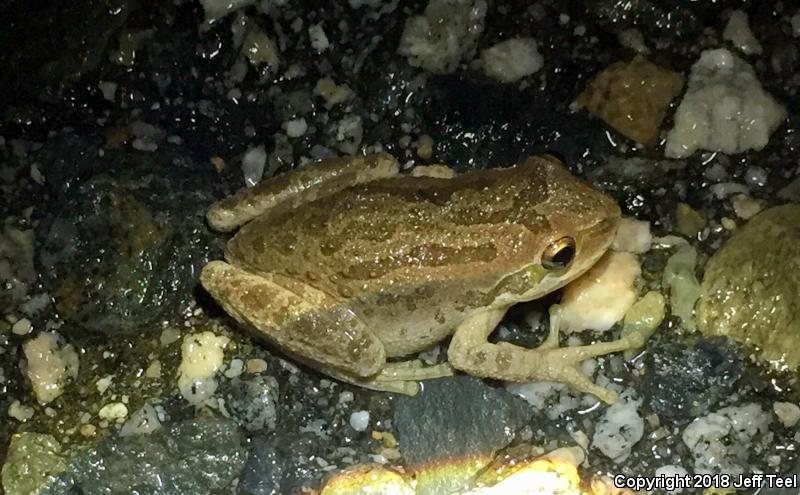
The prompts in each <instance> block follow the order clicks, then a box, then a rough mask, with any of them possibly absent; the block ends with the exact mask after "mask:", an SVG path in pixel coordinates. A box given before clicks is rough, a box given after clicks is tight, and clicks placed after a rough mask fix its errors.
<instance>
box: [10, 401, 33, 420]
mask: <svg viewBox="0 0 800 495" xmlns="http://www.w3.org/2000/svg"><path fill="white" fill-rule="evenodd" d="M33 413H34V411H33V408H32V407H29V406H26V405H24V404H22V403H21V402H20V401H18V400H15V401H14V402H12V403H11V405H10V406H8V415H9V416H10V417H12V418H14V419H16V420H17V421H19V422H22V423H24V422H26V421H28V420H29V419H31V418H32V417H33Z"/></svg>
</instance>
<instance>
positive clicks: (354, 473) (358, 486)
mask: <svg viewBox="0 0 800 495" xmlns="http://www.w3.org/2000/svg"><path fill="white" fill-rule="evenodd" d="M320 495H415V490H414V489H413V488H411V485H409V484H408V483H407V482H406V480H405V479H403V477H402V476H401V475H400V474H399V473H397V472H395V471H392V470H391V469H388V468H385V467H383V466H374V465H366V466H356V467H354V468H351V469H348V470H346V471H344V472H342V473H339V474H337V475H336V476H334V477H333V478H331V479H330V480H328V482H327V483H325V487H324V488H323V489H322V492H320Z"/></svg>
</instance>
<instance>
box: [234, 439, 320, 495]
mask: <svg viewBox="0 0 800 495" xmlns="http://www.w3.org/2000/svg"><path fill="white" fill-rule="evenodd" d="M296 432H297V428H296V427H295V428H291V429H288V430H281V429H280V428H279V429H278V431H277V432H275V433H272V434H270V435H260V434H259V435H256V436H254V437H253V438H252V440H251V444H252V445H253V448H252V450H251V451H250V457H249V458H248V459H247V463H246V464H245V467H244V469H243V470H242V474H241V476H240V477H239V488H238V494H239V495H275V494H278V493H281V494H282V493H298V492H299V491H300V488H301V487H302V486H309V485H311V484H316V482H317V480H319V479H320V478H321V477H322V475H323V474H325V473H324V471H322V470H321V469H320V466H319V464H317V462H314V461H308V460H309V459H316V458H318V457H320V456H322V457H325V456H327V455H328V454H326V453H324V451H321V450H320V447H322V446H321V445H320V444H321V443H324V442H320V438H319V437H316V436H313V438H309V436H306V437H303V436H299V437H298V436H297V435H296ZM301 459H305V460H306V462H303V461H301Z"/></svg>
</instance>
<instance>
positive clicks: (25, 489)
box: [2, 432, 67, 495]
mask: <svg viewBox="0 0 800 495" xmlns="http://www.w3.org/2000/svg"><path fill="white" fill-rule="evenodd" d="M66 468H67V461H66V459H64V457H63V456H62V455H61V445H60V444H59V443H58V441H57V440H56V439H55V438H53V437H52V436H50V435H43V434H40V433H29V432H26V433H22V434H19V435H14V436H13V437H12V438H11V446H10V447H9V449H8V457H7V458H6V460H5V464H4V465H3V471H2V480H3V490H5V493H6V495H35V494H38V493H40V492H41V491H42V489H44V488H45V487H47V486H48V485H50V484H51V483H52V482H53V480H54V479H55V476H57V475H59V474H60V473H61V472H62V471H64V470H65V469H66Z"/></svg>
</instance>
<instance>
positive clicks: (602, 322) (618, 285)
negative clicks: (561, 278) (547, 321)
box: [560, 251, 642, 333]
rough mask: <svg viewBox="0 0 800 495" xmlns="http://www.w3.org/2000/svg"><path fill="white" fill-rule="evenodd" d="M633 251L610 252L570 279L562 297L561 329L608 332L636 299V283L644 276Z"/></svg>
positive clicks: (564, 330) (567, 331)
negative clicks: (572, 279)
mask: <svg viewBox="0 0 800 495" xmlns="http://www.w3.org/2000/svg"><path fill="white" fill-rule="evenodd" d="M641 273H642V269H641V267H640V266H639V262H638V261H637V259H636V256H634V255H633V254H631V253H626V252H615V251H609V252H607V253H606V254H605V255H604V256H603V257H602V258H600V261H598V262H597V263H596V264H595V265H594V266H593V267H592V268H591V269H590V270H589V271H587V272H586V273H584V274H583V275H581V276H580V277H579V278H577V279H575V280H574V281H572V282H570V283H569V284H568V285H567V286H566V287H565V288H564V291H563V293H562V296H561V303H560V307H561V315H560V316H561V330H562V331H563V332H564V333H571V332H580V331H582V330H587V329H590V330H600V331H606V330H608V329H610V328H611V327H612V326H614V324H615V323H617V322H618V321H620V320H622V318H623V317H624V316H625V312H626V311H628V309H630V307H631V306H632V305H633V303H634V302H636V291H635V288H634V282H635V281H636V278H637V277H639V275H641Z"/></svg>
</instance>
